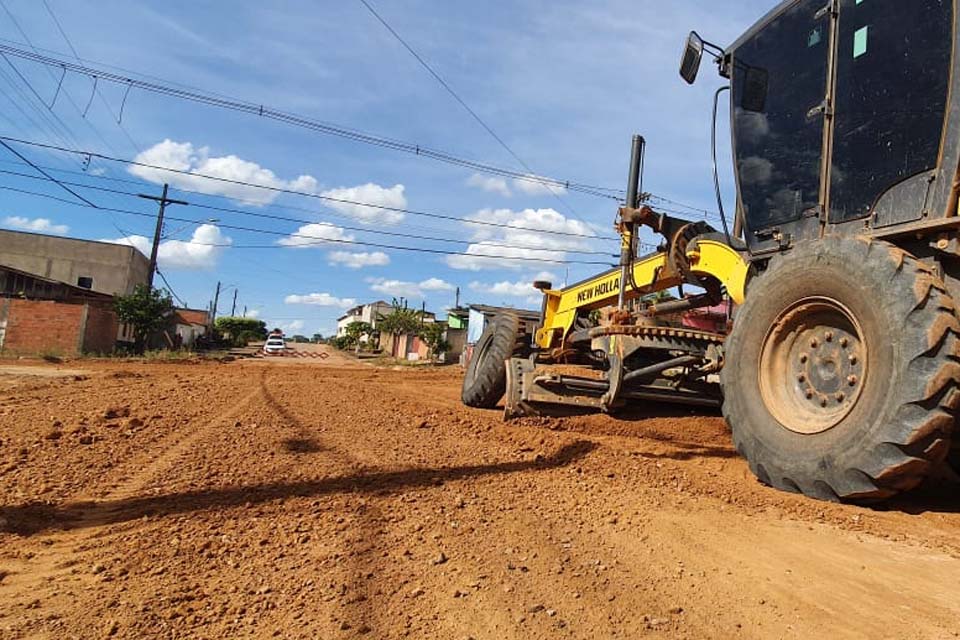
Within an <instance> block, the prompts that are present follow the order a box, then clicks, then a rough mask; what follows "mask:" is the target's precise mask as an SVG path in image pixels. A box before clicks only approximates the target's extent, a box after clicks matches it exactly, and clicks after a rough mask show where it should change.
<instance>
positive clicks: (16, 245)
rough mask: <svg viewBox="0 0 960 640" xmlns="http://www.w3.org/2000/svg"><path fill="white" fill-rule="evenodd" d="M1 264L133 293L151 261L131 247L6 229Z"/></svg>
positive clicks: (0, 237)
mask: <svg viewBox="0 0 960 640" xmlns="http://www.w3.org/2000/svg"><path fill="white" fill-rule="evenodd" d="M0 265H5V266H7V267H11V268H13V269H16V270H18V271H21V272H25V273H29V274H32V275H34V276H37V277H39V278H44V279H46V280H53V281H57V282H60V283H64V284H67V285H70V286H73V287H78V288H80V289H86V290H89V291H93V292H96V293H103V294H107V295H111V296H114V295H127V294H129V293H132V292H133V289H134V287H135V286H136V285H138V284H146V283H147V279H148V275H149V272H150V261H149V260H148V259H147V257H146V256H144V255H143V254H142V253H140V252H139V251H138V250H137V249H135V248H133V247H131V246H127V245H120V244H112V243H109V242H95V241H92V240H78V239H75V238H61V237H57V236H47V235H42V234H38V233H27V232H23V231H8V230H5V229H0Z"/></svg>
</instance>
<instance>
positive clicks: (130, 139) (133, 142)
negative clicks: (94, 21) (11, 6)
mask: <svg viewBox="0 0 960 640" xmlns="http://www.w3.org/2000/svg"><path fill="white" fill-rule="evenodd" d="M43 6H44V7H46V9H47V13H48V14H49V15H50V18H51V19H52V20H53V23H54V24H55V25H56V26H57V31H59V32H60V36H61V37H63V41H64V42H66V43H67V46H68V47H70V51H71V52H72V53H73V57H74V58H75V59H76V61H77V62H79V63H80V64H83V60H81V59H80V54H79V53H77V48H76V47H74V46H73V42H71V41H70V38H69V37H68V36H67V32H66V31H65V30H64V28H63V25H62V24H60V20H59V19H58V18H57V14H55V13H54V12H53V9H52V8H51V7H50V3H48V2H47V0H43ZM21 33H23V32H22V31H21ZM24 38H26V35H25V34H24ZM27 42H28V43H29V42H30V41H29V40H28V41H27ZM30 48H31V49H33V51H34V52H37V48H36V47H34V46H33V45H32V44H31V45H30ZM47 68H48V69H49V67H47ZM93 91H94V93H96V94H97V97H99V98H100V102H102V103H103V106H104V107H106V109H107V111H108V112H109V113H110V116H111V117H112V118H113V120H114V122H116V123H117V127H118V128H119V129H120V131H122V132H123V134H124V135H125V136H126V137H127V141H128V142H129V143H130V145H131V146H132V147H133V148H134V149H135V150H136V151H137V152H138V153H139V152H140V145H138V144H137V142H136V140H134V139H133V136H131V135H130V132H129V131H127V128H126V127H125V126H123V122H122V118H123V112H122V111H121V113H120V117H119V118H118V117H117V116H116V115H115V114H114V113H113V109H112V108H111V107H110V103H109V102H107V99H106V98H105V97H103V94H102V93H101V92H100V87H98V86H97V85H96V83H94V85H93ZM68 97H69V95H68ZM70 102H71V103H72V102H73V100H72V99H71V101H70ZM74 107H76V105H74ZM78 110H79V108H78ZM84 119H86V118H84ZM87 122H88V123H89V124H90V127H91V128H93V130H94V131H96V132H97V135H98V136H99V135H100V132H99V131H97V129H96V128H95V127H94V126H93V123H91V122H90V121H89V120H87ZM100 139H101V140H103V136H100ZM103 141H104V143H105V144H106V145H107V147H108V148H110V150H111V151H114V149H113V147H111V145H110V144H109V143H108V142H107V141H106V140H103Z"/></svg>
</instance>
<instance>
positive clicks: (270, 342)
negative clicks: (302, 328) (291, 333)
mask: <svg viewBox="0 0 960 640" xmlns="http://www.w3.org/2000/svg"><path fill="white" fill-rule="evenodd" d="M286 349H287V343H286V342H285V341H284V339H283V335H279V334H270V335H269V336H267V341H266V342H264V343H263V352H264V353H265V354H267V355H268V356H271V355H277V354H280V353H283V352H284V351H286Z"/></svg>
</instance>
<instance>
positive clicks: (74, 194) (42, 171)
mask: <svg viewBox="0 0 960 640" xmlns="http://www.w3.org/2000/svg"><path fill="white" fill-rule="evenodd" d="M0 145H3V146H4V147H5V148H6V149H7V150H8V151H9V152H10V153H12V154H14V155H15V156H17V157H18V158H20V159H21V160H23V161H24V162H26V163H27V164H29V165H30V166H31V167H33V168H34V169H36V170H37V171H38V172H39V173H42V174H43V175H44V176H46V177H47V179H48V180H49V181H50V182H53V183H55V184H57V185H59V186H60V188H61V189H63V190H64V191H66V192H67V193H69V194H70V195H72V196H73V197H74V198H76V199H78V200H80V201H82V202H83V203H84V204H85V205H87V206H88V207H93V208H94V209H98V208H99V207H97V205H95V204H93V203H92V202H90V201H89V200H87V199H86V198H84V197H83V196H82V195H80V194H79V193H77V192H76V191H74V190H73V189H71V188H70V187H68V186H66V185H65V184H64V183H63V182H61V181H59V180H57V179H56V178H54V177H53V176H51V175H50V174H49V173H47V172H46V171H44V170H43V169H41V168H40V167H38V166H37V165H35V164H33V162H31V161H30V160H29V159H27V157H26V156H25V155H23V154H22V153H20V152H19V151H17V150H16V149H14V148H13V147H11V146H10V145H9V144H7V142H6V141H5V140H2V139H0Z"/></svg>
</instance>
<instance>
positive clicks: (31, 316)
mask: <svg viewBox="0 0 960 640" xmlns="http://www.w3.org/2000/svg"><path fill="white" fill-rule="evenodd" d="M4 321H5V323H6V329H5V331H4V332H3V341H2V343H0V354H3V355H38V354H49V355H61V356H73V355H78V354H79V353H83V352H93V353H109V352H111V351H113V346H114V343H115V342H116V338H117V320H116V316H115V315H114V314H113V311H112V310H110V309H109V308H104V307H99V306H96V305H89V304H69V303H65V302H53V301H48V300H20V299H16V298H0V326H2V325H3V323H4Z"/></svg>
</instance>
